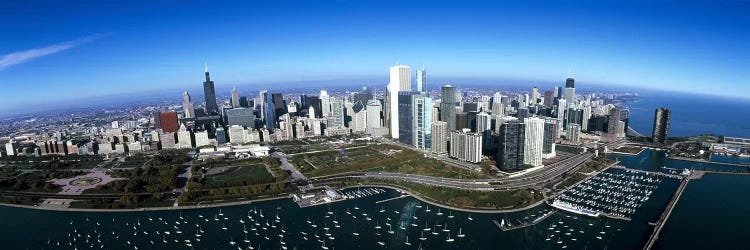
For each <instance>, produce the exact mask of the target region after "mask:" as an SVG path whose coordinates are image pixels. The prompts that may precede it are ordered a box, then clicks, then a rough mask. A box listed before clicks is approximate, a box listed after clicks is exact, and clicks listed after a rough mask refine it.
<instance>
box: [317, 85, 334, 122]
mask: <svg viewBox="0 0 750 250" xmlns="http://www.w3.org/2000/svg"><path fill="white" fill-rule="evenodd" d="M319 98H320V117H327V116H328V114H329V113H331V97H330V96H328V91H325V90H321V91H320V97H319Z"/></svg>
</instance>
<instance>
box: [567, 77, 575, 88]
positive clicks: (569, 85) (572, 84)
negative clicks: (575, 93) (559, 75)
mask: <svg viewBox="0 0 750 250" xmlns="http://www.w3.org/2000/svg"><path fill="white" fill-rule="evenodd" d="M565 87H566V88H575V87H576V81H575V80H573V77H568V79H565Z"/></svg>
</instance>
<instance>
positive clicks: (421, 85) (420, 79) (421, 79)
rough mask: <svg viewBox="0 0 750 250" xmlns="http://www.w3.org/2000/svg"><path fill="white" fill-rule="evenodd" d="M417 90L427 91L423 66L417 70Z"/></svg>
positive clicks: (425, 73)
mask: <svg viewBox="0 0 750 250" xmlns="http://www.w3.org/2000/svg"><path fill="white" fill-rule="evenodd" d="M417 91H419V92H421V93H424V92H427V70H425V69H424V67H423V68H422V69H420V70H417Z"/></svg>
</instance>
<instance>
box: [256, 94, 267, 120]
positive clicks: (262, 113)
mask: <svg viewBox="0 0 750 250" xmlns="http://www.w3.org/2000/svg"><path fill="white" fill-rule="evenodd" d="M267 93H268V90H261V91H260V92H258V104H259V106H260V119H263V120H264V121H265V119H266V95H267Z"/></svg>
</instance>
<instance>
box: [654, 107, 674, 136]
mask: <svg viewBox="0 0 750 250" xmlns="http://www.w3.org/2000/svg"><path fill="white" fill-rule="evenodd" d="M671 118H672V111H670V110H669V109H666V108H658V109H656V111H655V113H654V131H653V134H652V138H653V141H654V143H658V144H667V139H668V134H669V121H670V120H671Z"/></svg>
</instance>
